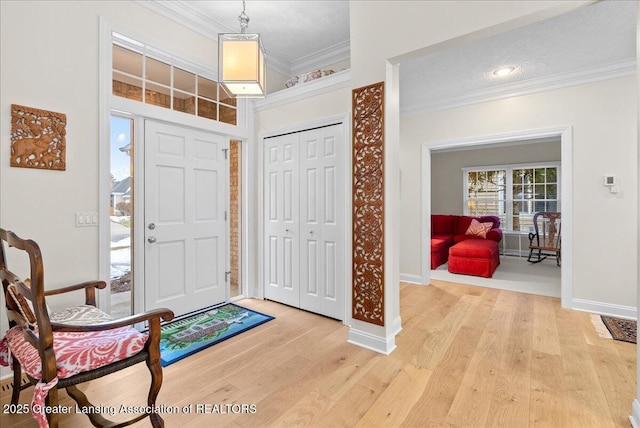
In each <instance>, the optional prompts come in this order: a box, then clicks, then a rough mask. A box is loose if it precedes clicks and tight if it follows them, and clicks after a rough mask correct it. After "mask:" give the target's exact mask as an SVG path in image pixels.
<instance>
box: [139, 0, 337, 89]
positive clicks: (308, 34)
mask: <svg viewBox="0 0 640 428" xmlns="http://www.w3.org/2000/svg"><path fill="white" fill-rule="evenodd" d="M139 3H141V4H143V5H145V6H147V7H151V8H152V9H154V10H156V11H157V12H160V13H162V14H164V15H166V16H167V17H170V18H172V19H175V20H177V21H180V22H182V23H186V24H187V25H188V26H189V27H190V28H193V29H195V30H196V31H199V32H200V33H202V34H204V35H206V36H209V37H211V38H213V39H217V34H218V33H239V32H240V23H239V22H238V16H239V15H240V13H241V12H242V3H243V2H242V1H241V0H235V1H219V0H216V1H203V0H178V1H161V0H151V1H148V0H141V1H139ZM245 4H246V7H245V13H246V14H247V15H248V16H249V27H248V29H247V32H249V33H260V37H261V38H262V44H263V45H264V47H265V50H266V54H267V66H268V67H269V68H271V69H273V70H275V71H277V72H279V73H281V74H284V75H285V76H294V75H296V74H301V73H306V72H307V71H311V70H313V69H315V68H321V67H323V66H326V65H329V64H336V63H339V62H343V61H345V60H347V61H348V60H349V58H350V49H349V48H350V45H349V1H347V0H331V1H316V0H296V1H284V0H277V1H273V0H271V1H257V0H254V1H252V0H249V1H246V2H245Z"/></svg>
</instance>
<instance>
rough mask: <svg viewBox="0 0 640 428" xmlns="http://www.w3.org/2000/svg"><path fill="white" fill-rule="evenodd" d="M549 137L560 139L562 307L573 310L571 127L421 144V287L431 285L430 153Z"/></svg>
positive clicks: (533, 140) (531, 140) (533, 141)
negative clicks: (564, 219) (563, 220)
mask: <svg viewBox="0 0 640 428" xmlns="http://www.w3.org/2000/svg"><path fill="white" fill-rule="evenodd" d="M549 137H559V138H560V162H561V170H560V177H561V178H560V179H561V183H562V186H561V189H560V198H561V201H562V213H563V217H565V218H566V219H568V220H569V221H566V222H563V224H562V255H563V257H562V266H561V274H560V275H561V279H560V282H561V292H560V295H561V304H562V306H563V307H565V308H574V309H579V308H577V307H575V303H576V302H574V301H573V221H572V219H573V149H572V148H573V127H572V126H571V125H567V126H560V127H554V128H544V129H537V130H528V131H516V132H508V133H501V134H493V135H487V136H477V137H468V138H464V139H457V140H448V141H440V142H436V143H434V144H430V143H427V142H425V143H422V145H421V149H422V172H421V174H422V176H421V182H422V210H421V211H422V217H421V219H422V225H423V227H422V249H423V251H422V257H421V267H422V269H421V270H422V274H421V277H422V279H421V280H422V284H423V285H429V282H430V280H431V258H430V254H429V251H428V250H427V249H428V248H430V245H429V242H431V221H430V218H431V153H432V152H437V151H439V150H445V149H452V148H456V149H458V148H474V147H478V146H484V145H488V144H490V145H497V146H500V145H504V144H513V143H517V142H522V143H524V142H531V143H536V141H535V140H540V139H545V138H549Z"/></svg>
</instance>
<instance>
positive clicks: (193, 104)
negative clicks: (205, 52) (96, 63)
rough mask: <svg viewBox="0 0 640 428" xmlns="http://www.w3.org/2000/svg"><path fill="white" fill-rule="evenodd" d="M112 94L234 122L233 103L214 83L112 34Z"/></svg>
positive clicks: (235, 110) (151, 50) (217, 119)
mask: <svg viewBox="0 0 640 428" xmlns="http://www.w3.org/2000/svg"><path fill="white" fill-rule="evenodd" d="M112 93H113V95H115V96H119V97H123V98H127V99H130V100H135V101H139V102H142V103H145V104H151V105H155V106H158V107H163V108H167V109H171V110H175V111H180V112H183V113H186V114H191V115H195V116H199V117H203V118H205V119H210V120H215V121H219V122H224V123H228V124H231V125H237V121H238V118H237V116H238V115H237V102H236V99H235V98H232V97H231V96H230V95H229V94H227V93H226V92H225V91H224V89H223V87H222V86H221V85H219V84H218V82H216V81H214V80H212V79H209V78H206V77H204V76H202V75H199V74H198V73H197V72H196V71H194V70H193V69H189V67H188V65H183V64H178V61H176V60H173V59H172V58H171V56H170V55H163V54H162V53H160V52H157V50H156V49H151V48H149V47H147V46H146V45H144V44H143V43H139V42H137V41H135V40H132V39H130V38H129V37H126V36H123V35H120V34H118V33H115V32H114V33H112Z"/></svg>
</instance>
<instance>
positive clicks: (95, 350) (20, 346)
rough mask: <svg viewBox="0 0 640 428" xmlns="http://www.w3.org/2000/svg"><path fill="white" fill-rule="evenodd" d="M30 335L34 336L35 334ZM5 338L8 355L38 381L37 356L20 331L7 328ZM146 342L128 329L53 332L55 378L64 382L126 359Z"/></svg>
mask: <svg viewBox="0 0 640 428" xmlns="http://www.w3.org/2000/svg"><path fill="white" fill-rule="evenodd" d="M34 333H35V334H38V332H37V331H35V332H34ZM5 337H6V339H7V344H8V346H9V350H10V351H11V354H13V356H14V357H15V358H17V359H18V361H19V362H20V365H21V366H22V369H23V370H24V371H25V372H26V373H28V374H29V375H30V376H31V377H33V378H35V379H40V378H41V374H42V363H41V362H40V355H38V350H37V349H36V348H34V347H33V346H31V344H30V343H29V342H27V341H26V340H25V338H24V335H23V332H22V327H20V326H16V327H13V328H11V329H10V330H9V331H7V335H6V336H5ZM147 339H148V335H146V334H143V333H140V332H138V331H137V330H136V329H134V328H132V327H122V328H117V329H113V330H105V331H92V332H88V333H79V332H61V331H60V332H58V331H57V332H54V333H53V350H54V352H55V354H56V366H57V369H58V370H57V371H58V373H57V375H58V378H60V379H65V378H68V377H71V376H73V375H75V374H78V373H81V372H86V371H89V370H93V369H96V368H98V367H103V366H106V365H108V364H111V363H115V362H116V361H120V360H124V359H126V358H129V357H131V356H133V355H135V354H137V353H138V352H140V351H141V350H142V349H143V348H144V345H145V343H146V341H147Z"/></svg>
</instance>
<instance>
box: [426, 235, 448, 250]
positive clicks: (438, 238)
mask: <svg viewBox="0 0 640 428" xmlns="http://www.w3.org/2000/svg"><path fill="white" fill-rule="evenodd" d="M451 245H453V236H451V235H434V236H432V237H431V252H438V251H442V250H444V249H446V248H449V247H450V246H451Z"/></svg>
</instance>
